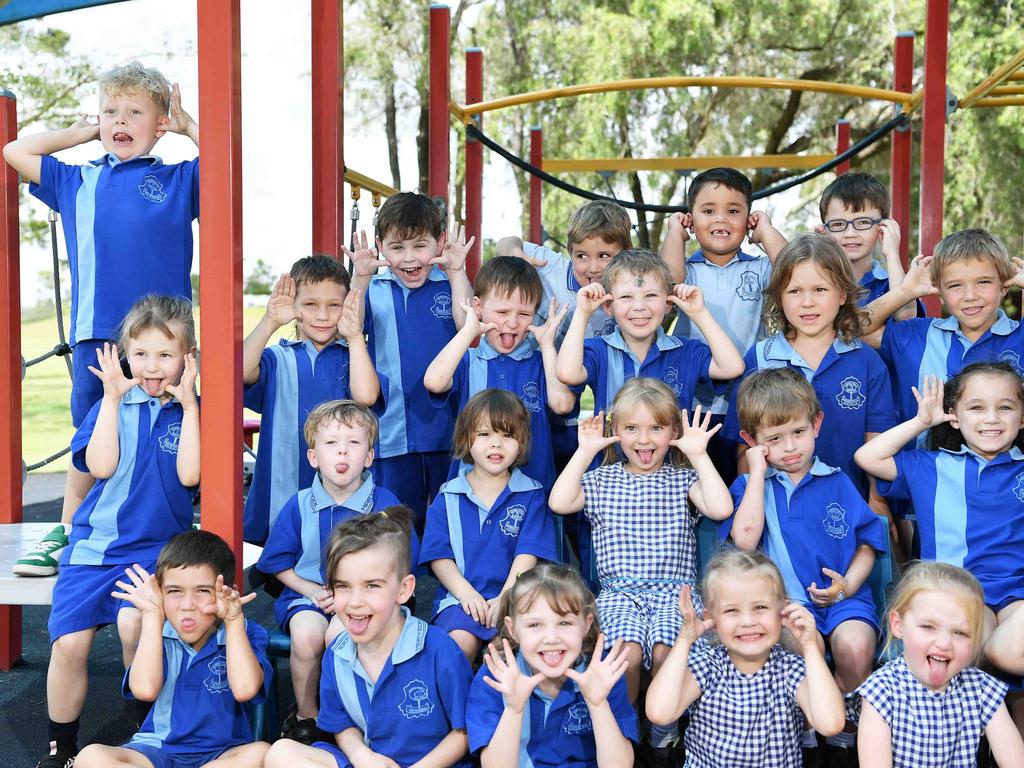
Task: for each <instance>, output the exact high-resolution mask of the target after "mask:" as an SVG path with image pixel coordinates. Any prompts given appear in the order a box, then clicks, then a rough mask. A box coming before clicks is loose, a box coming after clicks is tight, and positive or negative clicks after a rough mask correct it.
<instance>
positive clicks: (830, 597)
mask: <svg viewBox="0 0 1024 768" xmlns="http://www.w3.org/2000/svg"><path fill="white" fill-rule="evenodd" d="M874 566H875V550H874V547H872V546H871V545H870V544H860V545H858V546H857V549H856V551H855V552H854V555H853V559H852V560H851V561H850V567H849V568H847V569H846V573H845V574H840V573H836V572H835V571H833V570H832V569H831V568H822V569H821V572H822V573H823V574H824V575H825V576H827V577H828V578H829V579H831V580H832V583H831V584H830V585H829V586H828V587H827V588H825V587H819V586H818V584H817V582H814V581H812V582H811V586H810V587H808V588H807V594H809V595H810V596H811V601H812V602H813V603H814V604H815V605H817V606H820V607H823V608H824V607H828V606H830V605H835V603H836V598H837V596H838V595H839V593H840V592H842V593H843V597H852V596H853V595H855V594H857V593H858V592H859V591H860V588H861V587H863V586H864V582H865V581H867V579H868V576H870V575H871V569H872V568H874Z"/></svg>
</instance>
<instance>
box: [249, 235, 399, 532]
mask: <svg viewBox="0 0 1024 768" xmlns="http://www.w3.org/2000/svg"><path fill="white" fill-rule="evenodd" d="M362 302H363V297H362V294H361V293H360V292H359V291H351V292H349V278H348V273H347V272H346V271H345V267H344V265H342V263H341V262H340V261H339V260H338V259H333V258H331V257H330V256H323V255H314V256H307V257H306V258H303V259H299V260H298V261H296V262H295V263H294V264H293V265H292V268H291V272H290V273H289V274H287V275H281V277H280V278H279V279H278V281H277V283H276V284H275V285H274V289H273V291H272V293H271V294H270V299H269V301H268V302H267V311H266V314H264V315H263V317H262V318H261V319H260V322H259V323H258V324H257V325H256V327H255V328H253V329H252V332H251V333H250V334H249V335H248V336H247V337H246V338H245V343H244V344H243V346H242V381H243V383H244V384H245V406H246V407H247V408H251V409H252V410H254V411H256V412H257V413H261V414H262V415H263V421H262V425H261V428H260V445H259V452H258V453H257V454H256V467H255V471H254V472H253V478H252V485H251V486H250V488H249V494H248V496H247V497H246V499H245V514H244V519H243V531H244V537H245V539H246V541H252V542H256V543H259V544H262V543H263V542H265V541H266V540H267V532H268V531H269V530H270V529H271V527H272V526H273V524H274V520H276V519H277V515H278V512H280V510H281V507H283V506H284V504H285V503H286V502H287V501H288V499H290V498H291V497H292V496H293V495H294V494H295V492H296V491H299V490H302V489H303V488H309V486H310V484H311V483H312V482H313V473H314V469H313V467H311V466H310V463H309V462H308V461H307V460H306V456H307V453H308V448H309V446H307V445H306V441H305V440H303V439H302V434H303V425H304V424H306V417H307V416H308V415H309V413H310V411H311V410H312V409H313V408H315V407H316V406H317V405H319V404H320V403H322V402H324V401H326V400H336V399H349V398H351V399H353V400H355V401H356V402H358V403H362V404H363V405H366V406H372V405H374V404H375V403H376V402H377V401H378V399H379V398H380V390H381V387H380V381H379V380H378V378H377V371H376V370H374V367H373V363H372V362H371V361H370V355H369V353H368V352H367V349H366V339H365V338H364V337H363V316H362V311H363V306H362ZM293 320H294V321H295V330H296V336H297V337H298V338H297V339H296V340H291V339H281V340H280V342H279V344H278V345H277V346H273V347H267V346H266V345H267V342H268V341H269V340H270V337H271V336H272V335H273V334H274V333H275V332H276V331H277V330H278V328H280V327H281V326H283V325H286V324H288V323H290V322H291V321H293Z"/></svg>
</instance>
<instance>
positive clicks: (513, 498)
mask: <svg viewBox="0 0 1024 768" xmlns="http://www.w3.org/2000/svg"><path fill="white" fill-rule="evenodd" d="M470 469H471V467H468V466H466V467H463V468H462V469H461V470H460V472H459V475H458V477H456V478H455V479H454V480H449V481H448V482H447V483H445V484H444V485H442V486H441V490H440V491H439V492H438V494H437V497H436V498H435V499H434V501H433V503H432V504H431V505H430V509H428V510H427V522H426V526H425V527H424V529H423V548H422V549H421V550H420V565H426V564H429V563H430V561H431V560H454V561H455V564H456V565H457V566H458V568H459V571H460V572H461V573H462V575H463V576H465V577H466V580H467V581H468V582H469V583H470V584H472V585H473V589H475V590H476V591H477V592H479V593H480V594H481V595H482V596H483V597H484V599H485V600H490V599H491V598H492V597H497V596H498V593H499V592H501V587H502V586H503V585H504V583H505V579H507V578H508V573H509V569H510V568H511V567H512V561H513V560H514V559H515V557H516V555H535V556H536V557H538V558H539V559H541V560H552V561H554V560H556V559H557V554H558V553H557V552H556V550H555V525H554V520H553V519H552V517H551V512H550V511H549V510H548V503H547V497H546V496H545V495H544V489H543V488H541V486H540V483H538V482H537V481H536V480H532V479H530V478H529V477H527V476H526V475H524V474H523V473H522V472H520V471H519V470H518V469H513V470H512V474H511V476H510V477H509V480H508V485H506V486H505V490H503V491H502V492H501V493H500V494H498V498H496V499H495V500H494V503H493V504H491V505H490V507H488V506H487V505H485V504H484V503H483V502H482V501H480V499H479V498H478V497H477V495H476V494H475V493H473V489H472V487H471V486H470V485H469V480H467V479H466V475H468V474H469V471H470ZM458 604H459V601H458V600H457V599H455V598H454V597H452V596H451V595H449V594H448V590H446V589H445V588H444V587H443V586H442V585H440V584H438V587H437V592H436V593H435V595H434V615H437V614H438V613H440V612H441V611H443V610H444V609H445V608H447V607H449V606H450V605H458Z"/></svg>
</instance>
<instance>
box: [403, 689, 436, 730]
mask: <svg viewBox="0 0 1024 768" xmlns="http://www.w3.org/2000/svg"><path fill="white" fill-rule="evenodd" d="M402 693H403V694H404V695H405V698H403V699H402V703H401V704H399V705H398V711H399V712H401V713H402V717H404V718H406V719H407V720H415V719H416V718H419V717H426V716H427V715H429V714H430V713H431V712H433V711H434V705H433V704H431V703H430V689H429V688H427V686H426V685H425V684H424V682H423V681H422V680H410V681H409V683H408V684H407V685H406V686H405V688H403V689H402Z"/></svg>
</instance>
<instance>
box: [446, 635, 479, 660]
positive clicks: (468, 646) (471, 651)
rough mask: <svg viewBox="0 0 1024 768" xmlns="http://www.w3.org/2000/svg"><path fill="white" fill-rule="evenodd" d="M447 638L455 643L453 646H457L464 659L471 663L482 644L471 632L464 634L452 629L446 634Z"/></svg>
mask: <svg viewBox="0 0 1024 768" xmlns="http://www.w3.org/2000/svg"><path fill="white" fill-rule="evenodd" d="M448 635H449V637H451V639H452V640H454V641H455V644H456V645H458V646H459V648H460V649H461V650H462V652H463V653H464V654H466V658H467V659H469V661H470V663H472V662H473V661H474V660H475V659H476V655H477V654H478V653H480V648H481V646H482V645H483V643H482V642H481V641H480V638H478V637H477V636H476V635H474V634H472V633H471V632H466V631H465V630H463V629H453V630H452V631H451V632H449V633H448Z"/></svg>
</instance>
